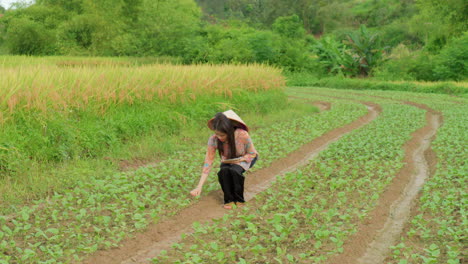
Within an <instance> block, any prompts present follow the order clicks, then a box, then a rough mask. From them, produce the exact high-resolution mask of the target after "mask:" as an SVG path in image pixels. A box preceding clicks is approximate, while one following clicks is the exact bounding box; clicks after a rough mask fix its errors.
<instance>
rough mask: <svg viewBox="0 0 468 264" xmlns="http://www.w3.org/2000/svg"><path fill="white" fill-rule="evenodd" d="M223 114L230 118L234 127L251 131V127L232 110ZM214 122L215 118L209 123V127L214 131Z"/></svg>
mask: <svg viewBox="0 0 468 264" xmlns="http://www.w3.org/2000/svg"><path fill="white" fill-rule="evenodd" d="M223 114H224V115H225V116H226V117H227V118H229V119H230V120H231V121H233V125H234V126H236V127H240V128H242V129H244V130H245V131H247V132H248V131H249V127H248V126H247V125H246V124H245V122H244V121H243V120H242V119H241V118H240V117H239V116H238V115H237V114H236V113H235V112H234V111H232V110H227V111H224V112H223ZM213 120H214V118H211V119H210V120H209V121H208V127H209V128H210V129H211V130H214V129H213Z"/></svg>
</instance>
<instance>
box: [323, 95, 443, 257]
mask: <svg viewBox="0 0 468 264" xmlns="http://www.w3.org/2000/svg"><path fill="white" fill-rule="evenodd" d="M385 99H388V98H385ZM403 103H405V104H408V105H413V106H415V107H418V108H421V109H424V110H426V111H427V112H426V125H425V126H424V127H423V128H420V129H418V130H417V131H415V132H414V133H413V134H412V137H411V139H410V140H409V141H408V142H407V143H406V144H405V145H404V147H403V148H404V151H405V160H404V163H405V165H404V167H403V168H402V169H401V170H400V172H399V173H398V175H396V177H395V178H394V179H393V181H392V183H391V184H390V185H389V186H388V187H387V188H386V190H385V191H384V193H383V194H382V196H381V198H380V199H379V202H378V205H377V207H376V208H375V209H374V210H373V211H372V212H371V213H370V214H369V216H368V217H367V219H366V220H365V221H364V222H363V223H362V224H360V225H359V226H358V231H357V233H356V234H354V235H353V236H352V237H351V238H350V239H349V240H348V241H347V242H346V243H345V245H344V252H343V253H342V254H340V255H338V256H336V257H334V258H332V259H330V261H329V262H328V263H336V264H347V263H349V264H355V263H361V264H379V263H383V261H384V260H385V258H386V257H387V255H388V254H389V252H390V250H391V246H393V245H395V243H396V241H397V239H398V238H399V237H400V235H401V232H402V230H403V227H404V225H405V223H406V222H407V221H408V219H409V216H410V214H411V208H412V207H413V204H414V203H415V200H416V197H417V195H418V193H419V190H420V189H421V188H422V186H423V185H424V182H425V180H426V179H427V178H428V177H429V175H430V174H431V173H432V172H433V171H434V168H435V164H436V159H435V154H434V152H433V151H432V149H431V148H430V145H431V142H432V141H433V139H434V137H435V135H436V132H437V129H438V128H439V127H440V125H441V123H442V115H441V113H439V112H437V111H435V110H433V109H431V108H429V107H427V106H426V105H422V104H417V103H413V102H403Z"/></svg>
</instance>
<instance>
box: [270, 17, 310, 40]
mask: <svg viewBox="0 0 468 264" xmlns="http://www.w3.org/2000/svg"><path fill="white" fill-rule="evenodd" d="M272 28H273V31H274V32H276V33H278V34H280V35H281V36H283V37H286V38H291V39H302V38H304V36H305V30H304V26H303V25H302V21H301V19H300V18H299V16H297V15H292V16H287V17H278V18H277V19H276V20H275V22H274V23H273V25H272Z"/></svg>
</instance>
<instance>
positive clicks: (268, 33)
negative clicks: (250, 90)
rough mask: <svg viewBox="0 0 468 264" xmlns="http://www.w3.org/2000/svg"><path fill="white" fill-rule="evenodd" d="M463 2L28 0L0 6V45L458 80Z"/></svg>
mask: <svg viewBox="0 0 468 264" xmlns="http://www.w3.org/2000/svg"><path fill="white" fill-rule="evenodd" d="M467 6H468V5H467V4H466V3H465V1H463V0H449V1H448V2H442V1H437V0H402V1H397V0H380V1H375V0H366V1H353V0H340V1H338V0H296V1H289V0H196V1H194V0H171V1H169V0H36V1H35V3H34V4H32V5H28V6H21V5H17V6H16V7H15V8H13V9H8V10H4V8H0V13H4V15H3V16H2V17H1V18H0V31H1V33H2V34H1V37H0V52H1V53H4V54H27V55H82V56H170V57H174V58H177V60H178V61H180V62H181V63H267V64H271V65H277V66H279V67H282V68H283V69H285V70H286V71H291V72H297V71H307V72H312V73H314V74H317V75H318V76H322V75H325V76H326V75H344V76H351V77H354V76H376V77H381V78H387V79H416V80H463V79H466V75H467V70H466V68H467V66H466V61H467V60H466V59H467V58H466V56H467V55H465V54H468V52H467V45H466V44H467V41H468V40H467V39H468V37H467V33H466V31H467V22H466V21H468V7H467Z"/></svg>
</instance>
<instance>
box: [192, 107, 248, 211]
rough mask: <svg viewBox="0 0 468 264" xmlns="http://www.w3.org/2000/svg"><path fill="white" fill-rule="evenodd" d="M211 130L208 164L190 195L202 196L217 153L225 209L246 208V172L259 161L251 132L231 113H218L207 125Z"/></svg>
mask: <svg viewBox="0 0 468 264" xmlns="http://www.w3.org/2000/svg"><path fill="white" fill-rule="evenodd" d="M208 127H209V128H210V129H211V130H213V131H214V135H212V136H211V137H210V138H209V140H208V149H207V151H206V157H205V163H204V165H203V171H202V174H201V178H200V181H199V183H198V186H197V187H196V188H195V189H193V190H192V191H191V192H190V194H191V195H193V196H198V195H200V194H201V191H202V187H203V184H204V183H205V181H206V178H207V177H208V174H209V173H210V170H211V167H212V164H213V161H214V158H215V153H216V150H218V153H219V156H220V157H221V166H220V170H219V172H218V180H219V183H220V184H221V189H222V190H223V193H224V206H223V207H224V208H225V209H232V208H233V206H234V204H235V205H236V206H238V207H240V206H243V205H244V203H245V200H244V180H245V177H244V175H243V174H244V172H245V171H247V170H248V169H249V168H250V167H252V166H253V164H254V163H255V162H256V160H257V150H255V147H254V145H253V143H252V140H251V139H250V136H249V133H248V131H249V128H248V127H247V125H246V124H245V123H244V121H242V119H241V118H240V117H239V116H238V115H237V114H236V113H235V112H234V111H232V110H228V111H225V112H223V113H217V114H216V115H215V117H214V118H212V119H211V120H210V121H208Z"/></svg>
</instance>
